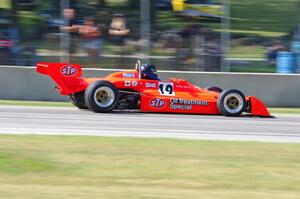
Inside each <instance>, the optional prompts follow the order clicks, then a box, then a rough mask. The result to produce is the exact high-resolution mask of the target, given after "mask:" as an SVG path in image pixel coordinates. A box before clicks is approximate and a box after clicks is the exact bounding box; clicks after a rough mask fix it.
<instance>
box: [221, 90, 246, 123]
mask: <svg viewBox="0 0 300 199" xmlns="http://www.w3.org/2000/svg"><path fill="white" fill-rule="evenodd" d="M246 105H247V103H246V98H245V95H244V94H243V93H242V92H241V91H239V90H236V89H229V90H224V91H223V92H222V93H221V94H220V95H219V97H218V100H217V106H218V109H219V111H220V112H221V113H222V114H223V115H225V116H231V117H234V116H239V115H241V114H242V113H243V112H244V111H245V109H246Z"/></svg>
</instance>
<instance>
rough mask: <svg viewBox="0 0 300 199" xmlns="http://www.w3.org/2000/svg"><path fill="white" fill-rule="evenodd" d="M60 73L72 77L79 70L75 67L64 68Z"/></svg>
mask: <svg viewBox="0 0 300 199" xmlns="http://www.w3.org/2000/svg"><path fill="white" fill-rule="evenodd" d="M60 72H61V73H62V74H63V75H65V76H72V75H74V74H75V73H76V72H77V69H76V68H75V67H74V66H71V65H70V66H64V67H62V68H61V69H60Z"/></svg>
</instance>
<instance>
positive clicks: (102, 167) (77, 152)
mask: <svg viewBox="0 0 300 199" xmlns="http://www.w3.org/2000/svg"><path fill="white" fill-rule="evenodd" d="M298 157H300V145H297V144H272V143H254V142H249V143H247V142H246V143H245V142H219V141H191V140H176V139H144V138H108V137H78V136H74V137H73V136H72V137H66V136H59V137H58V136H17V135H0V193H1V198H10V199H15V198H22V199H27V198H41V197H42V198H44V199H48V198H66V199H67V198H72V199H73V198H99V197H100V196H101V198H133V199H135V198H190V199H193V198H202V199H215V198H223V199H226V198H236V199H239V198H241V199H244V198H273V199H282V198H285V199H288V198H291V199H292V198H298V197H299V195H300V173H299V170H300V159H299V158H298Z"/></svg>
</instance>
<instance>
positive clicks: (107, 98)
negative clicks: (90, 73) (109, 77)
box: [84, 80, 119, 113]
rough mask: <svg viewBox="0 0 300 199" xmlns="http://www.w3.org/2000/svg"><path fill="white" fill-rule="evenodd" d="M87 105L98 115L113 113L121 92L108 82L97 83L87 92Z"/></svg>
mask: <svg viewBox="0 0 300 199" xmlns="http://www.w3.org/2000/svg"><path fill="white" fill-rule="evenodd" d="M84 99H85V102H86V105H87V106H88V107H89V108H90V109H91V110H93V111H94V112H96V113H107V112H111V111H112V110H113V109H114V108H115V107H116V105H117V103H118V100H119V91H118V89H117V88H116V87H115V85H114V84H112V83H111V82H108V81H104V80H101V81H96V82H93V83H91V84H90V85H89V86H88V87H87V89H86V90H85V94H84Z"/></svg>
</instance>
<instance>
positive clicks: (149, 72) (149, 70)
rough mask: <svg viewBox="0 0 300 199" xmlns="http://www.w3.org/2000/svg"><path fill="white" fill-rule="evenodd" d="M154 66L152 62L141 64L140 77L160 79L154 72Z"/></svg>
mask: <svg viewBox="0 0 300 199" xmlns="http://www.w3.org/2000/svg"><path fill="white" fill-rule="evenodd" d="M156 71H157V70H156V66H155V65H153V64H143V65H142V66H141V75H142V79H151V80H160V79H159V78H158V77H157V74H156Z"/></svg>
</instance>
